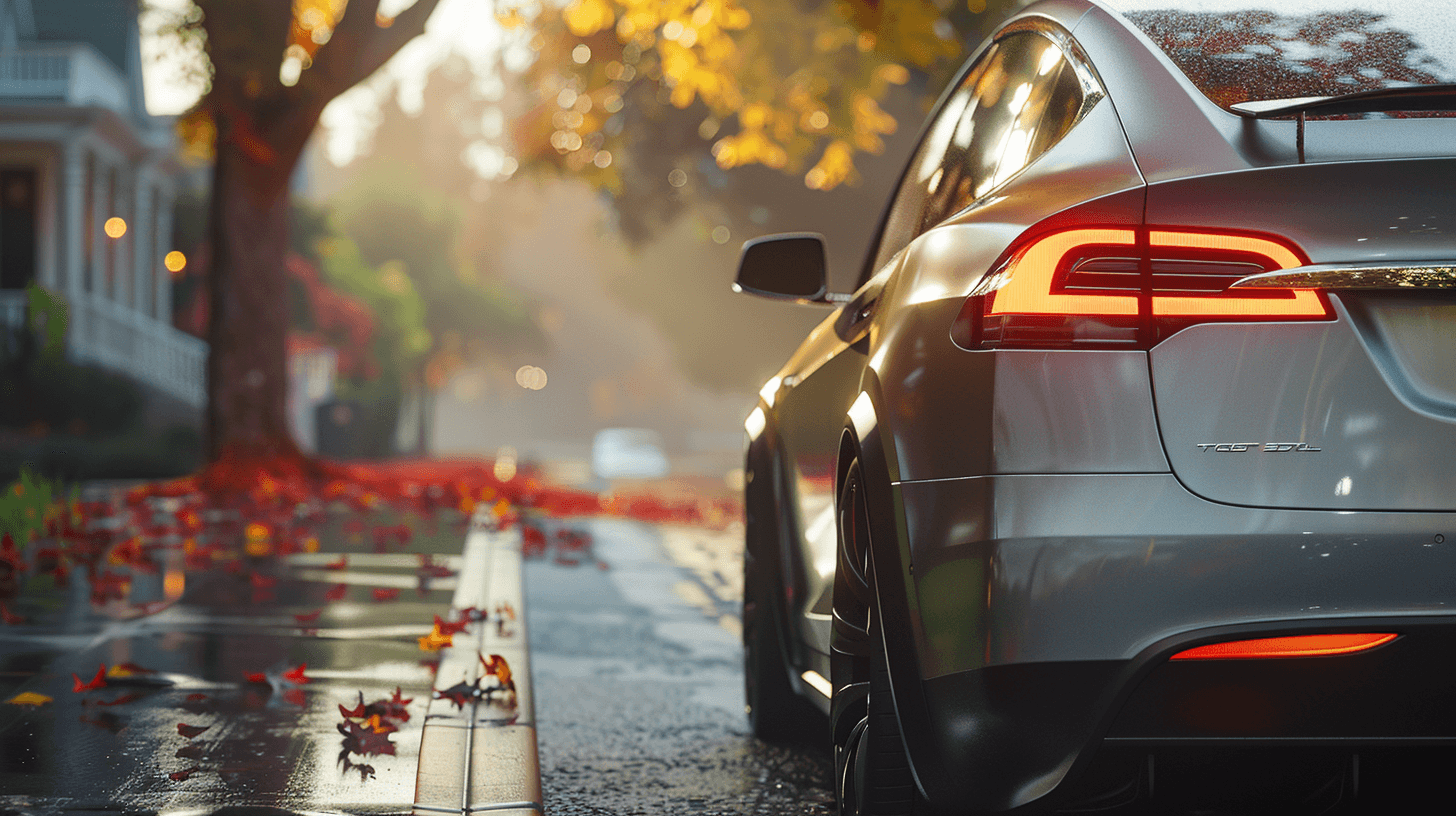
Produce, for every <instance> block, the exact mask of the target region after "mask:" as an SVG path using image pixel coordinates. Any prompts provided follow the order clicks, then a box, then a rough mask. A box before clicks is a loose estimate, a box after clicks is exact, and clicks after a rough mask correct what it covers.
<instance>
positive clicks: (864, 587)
mask: <svg viewBox="0 0 1456 816" xmlns="http://www.w3.org/2000/svg"><path fill="white" fill-rule="evenodd" d="M838 519H839V535H840V541H839V561H838V565H837V568H836V569H835V578H834V634H833V644H832V648H831V651H832V654H831V657H830V661H831V674H832V678H831V682H832V684H833V686H834V700H833V702H832V705H831V714H830V718H831V731H832V733H833V739H834V770H835V798H836V801H837V803H838V807H839V813H840V816H913V814H916V813H924V812H925V806H924V804H923V801H922V799H921V797H920V794H919V791H918V790H917V788H916V787H915V778H914V775H913V774H912V773H911V770H910V763H909V760H908V759H907V758H906V755H905V741H904V738H903V737H902V736H901V731H900V718H899V716H898V715H897V714H896V713H895V703H894V700H893V699H892V698H891V692H890V672H889V666H888V664H887V662H886V659H885V648H884V638H883V635H882V634H881V631H880V625H879V621H878V617H879V615H878V609H877V607H878V604H877V602H876V600H875V591H874V559H873V557H872V556H871V553H870V542H869V513H868V510H867V508H866V506H865V501H864V479H863V474H862V473H861V471H860V468H859V462H858V461H857V460H856V461H854V462H851V463H850V466H849V469H848V471H847V472H846V475H845V479H844V483H843V484H842V485H841V486H840V493H839V504H838Z"/></svg>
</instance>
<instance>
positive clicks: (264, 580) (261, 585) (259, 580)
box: [248, 572, 278, 589]
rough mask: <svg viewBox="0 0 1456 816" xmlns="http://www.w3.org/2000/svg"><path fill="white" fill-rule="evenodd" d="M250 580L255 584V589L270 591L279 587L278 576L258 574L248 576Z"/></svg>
mask: <svg viewBox="0 0 1456 816" xmlns="http://www.w3.org/2000/svg"><path fill="white" fill-rule="evenodd" d="M248 580H249V581H251V582H252V583H253V588H254V589H270V588H272V587H274V586H277V585H278V578H277V577H276V576H272V575H263V574H262V573H257V572H255V573H253V574H252V575H250V576H248Z"/></svg>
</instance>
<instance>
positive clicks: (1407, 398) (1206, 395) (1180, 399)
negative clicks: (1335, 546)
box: [1148, 123, 1456, 511]
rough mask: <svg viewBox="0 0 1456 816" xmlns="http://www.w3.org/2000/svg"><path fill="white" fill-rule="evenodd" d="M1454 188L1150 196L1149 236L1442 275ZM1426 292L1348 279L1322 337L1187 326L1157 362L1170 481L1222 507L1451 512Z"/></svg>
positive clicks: (1449, 448)
mask: <svg viewBox="0 0 1456 816" xmlns="http://www.w3.org/2000/svg"><path fill="white" fill-rule="evenodd" d="M1351 124H1355V123H1351ZM1453 180H1456V159H1421V160H1403V161H1381V162H1347V163H1338V164H1321V165H1295V166H1288V167H1277V168H1270V169H1262V170H1251V171H1248V172H1241V173H1231V174H1224V175H1219V176H1209V177H1203V178H1193V179H1183V180H1179V181H1176V182H1169V183H1165V184H1160V185H1154V186H1153V187H1151V188H1150V189H1149V198H1148V220H1149V223H1151V224H1169V225H1179V226H1190V227H1210V228H1224V229H1236V230H1237V229H1242V230H1256V231H1260V232H1266V233H1269V232H1272V233H1277V234H1279V235H1283V236H1285V237H1288V238H1290V239H1292V240H1293V241H1294V242H1295V243H1297V244H1298V245H1299V246H1300V247H1301V248H1302V249H1303V250H1304V251H1305V252H1306V253H1307V254H1308V255H1309V257H1310V259H1311V261H1312V262H1313V263H1314V264H1370V265H1382V264H1391V265H1394V264H1401V263H1417V262H1419V263H1420V264H1421V265H1422V266H1426V267H1456V218H1453V216H1456V212H1453V209H1456V208H1453V207H1452V203H1451V197H1450V189H1451V188H1450V184H1451V182H1452V181H1453ZM1371 277H1373V276H1371ZM1440 278H1441V276H1440V275H1427V276H1425V277H1424V279H1423V280H1407V281H1405V283H1407V284H1412V283H1414V284H1416V285H1406V286H1400V285H1397V286H1395V287H1394V288H1390V284H1389V283H1388V282H1387V283H1385V284H1383V286H1385V287H1386V288H1381V289H1367V288H1360V287H1361V286H1362V284H1361V282H1360V280H1359V276H1352V277H1350V278H1349V279H1347V280H1346V281H1345V282H1344V283H1343V284H1341V285H1340V286H1338V287H1336V288H1332V289H1330V290H1329V292H1328V294H1329V298H1330V301H1331V304H1332V305H1333V307H1334V311H1335V315H1336V317H1335V319H1334V320H1332V321H1326V322H1306V323H1288V322H1274V323H1217V324H1201V325H1196V326H1192V327H1190V328H1188V329H1185V330H1183V331H1181V332H1179V333H1177V334H1175V335H1173V336H1172V337H1170V338H1168V339H1166V340H1164V341H1163V342H1162V343H1160V344H1158V345H1157V346H1155V347H1154V348H1153V349H1152V351H1151V352H1150V354H1149V358H1150V365H1151V372H1152V383H1153V393H1154V401H1155V406H1156V409H1157V413H1158V422H1159V429H1160V434H1161V436H1162V440H1163V445H1164V448H1165V450H1166V452H1167V455H1168V460H1169V463H1170V464H1171V466H1172V468H1173V471H1174V473H1175V474H1176V475H1177V476H1178V478H1179V479H1180V480H1181V481H1182V482H1183V484H1184V485H1185V486H1187V487H1188V488H1189V489H1190V490H1192V491H1193V492H1194V493H1197V494H1198V495H1200V496H1203V497H1204V498H1207V499H1210V500H1213V501H1219V502H1226V503H1230V504H1240V505H1252V506H1260V507H1280V508H1301V509H1339V510H1391V511H1406V510H1445V511H1451V510H1456V289H1443V288H1436V287H1432V284H1433V283H1435V282H1438V281H1439V280H1440ZM1368 282H1369V281H1368V280H1367V281H1366V283H1367V284H1368Z"/></svg>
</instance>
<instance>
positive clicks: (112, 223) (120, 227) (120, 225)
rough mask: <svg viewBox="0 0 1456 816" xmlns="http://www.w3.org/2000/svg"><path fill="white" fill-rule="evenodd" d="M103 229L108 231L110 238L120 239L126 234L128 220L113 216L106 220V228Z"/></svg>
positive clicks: (107, 234)
mask: <svg viewBox="0 0 1456 816" xmlns="http://www.w3.org/2000/svg"><path fill="white" fill-rule="evenodd" d="M103 229H104V230H106V236H107V237H108V238H120V237H121V236H123V235H125V234H126V219H124V218H121V217H119V216H112V217H110V218H108V219H106V226H105V227H103Z"/></svg>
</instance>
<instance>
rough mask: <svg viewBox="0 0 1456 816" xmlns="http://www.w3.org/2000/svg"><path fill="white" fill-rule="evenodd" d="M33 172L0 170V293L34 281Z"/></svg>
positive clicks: (10, 169) (34, 196)
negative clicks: (2, 290)
mask: <svg viewBox="0 0 1456 816" xmlns="http://www.w3.org/2000/svg"><path fill="white" fill-rule="evenodd" d="M35 187H36V174H35V170H34V169H33V168H28V167H24V168H6V169H3V170H0V289H24V288H25V287H27V286H29V285H30V284H31V282H32V281H34V280H35V208H36V203H35V198H36V188H35Z"/></svg>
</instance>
